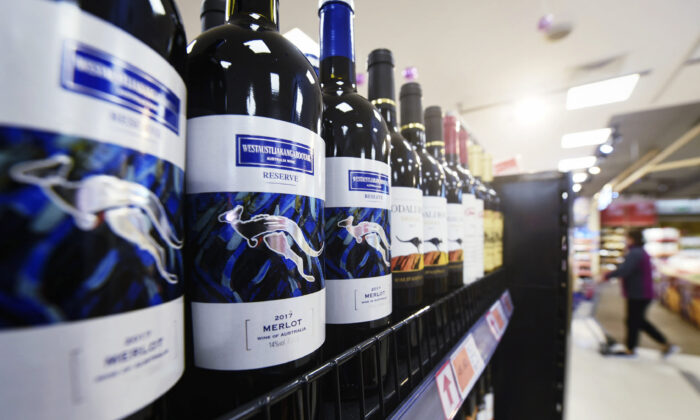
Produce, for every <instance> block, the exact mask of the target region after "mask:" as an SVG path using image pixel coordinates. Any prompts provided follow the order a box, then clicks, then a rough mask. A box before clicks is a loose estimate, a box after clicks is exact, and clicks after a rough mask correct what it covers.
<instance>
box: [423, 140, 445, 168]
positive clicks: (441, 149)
mask: <svg viewBox="0 0 700 420" xmlns="http://www.w3.org/2000/svg"><path fill="white" fill-rule="evenodd" d="M425 147H426V148H427V149H428V153H430V154H431V155H433V157H434V158H435V159H437V160H438V161H439V162H441V163H445V142H444V141H442V140H427V141H426V143H425Z"/></svg>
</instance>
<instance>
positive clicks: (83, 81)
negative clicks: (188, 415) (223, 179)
mask: <svg viewBox="0 0 700 420" xmlns="http://www.w3.org/2000/svg"><path fill="white" fill-rule="evenodd" d="M0 36H1V37H2V40H3V55H2V57H1V58H0V62H1V63H2V65H1V67H2V77H0V91H1V92H2V95H0V154H2V163H0V179H2V182H1V183H0V218H1V219H2V229H1V231H2V234H1V235H0V272H2V281H0V296H2V298H1V299H0V355H2V357H0V377H1V378H3V382H2V384H0V406H1V407H2V417H3V418H16V419H49V418H71V419H113V418H121V417H125V416H128V415H130V414H134V413H135V412H136V414H138V415H139V416H140V418H147V417H148V416H150V415H157V413H155V411H157V410H158V408H157V407H156V404H153V403H154V401H155V400H156V399H158V398H159V397H160V396H161V395H163V394H164V393H165V392H166V391H167V390H168V389H169V388H170V387H172V386H173V384H174V383H175V382H176V381H177V380H178V378H179V377H180V376H181V375H182V372H183V368H184V351H183V350H184V345H183V334H184V333H183V331H184V328H183V309H182V308H183V297H182V294H183V285H184V278H183V277H184V275H183V271H184V270H183V258H182V252H181V248H182V245H183V238H184V227H183V212H184V209H183V208H184V205H183V191H184V182H185V181H184V168H185V157H184V156H185V132H186V119H185V107H186V103H185V101H186V94H185V83H184V81H183V79H182V76H181V75H182V74H184V62H185V44H186V39H185V33H184V30H183V28H182V24H181V22H180V17H179V15H178V12H177V10H176V8H175V5H174V3H173V2H172V1H171V0H153V1H146V0H141V1H130V2H123V1H117V0H100V1H97V0H94V1H89V0H82V1H71V2H67V1H66V2H63V1H60V2H59V1H38V0H23V1H19V2H10V3H6V4H4V5H3V13H2V14H0ZM115 395H118V396H119V398H115Z"/></svg>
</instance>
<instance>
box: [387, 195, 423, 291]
mask: <svg viewBox="0 0 700 420" xmlns="http://www.w3.org/2000/svg"><path fill="white" fill-rule="evenodd" d="M421 270H423V193H422V191H421V190H420V189H418V188H407V187H391V274H392V276H393V277H394V283H396V282H398V281H399V279H401V280H402V281H401V282H402V283H403V282H415V281H416V278H415V277H412V276H410V275H407V276H398V273H412V272H420V271H421ZM419 280H420V276H419V277H418V281H419Z"/></svg>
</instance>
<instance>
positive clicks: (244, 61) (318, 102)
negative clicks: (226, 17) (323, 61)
mask: <svg viewBox="0 0 700 420" xmlns="http://www.w3.org/2000/svg"><path fill="white" fill-rule="evenodd" d="M186 81H187V87H188V91H189V98H188V117H189V118H193V117H197V116H202V115H213V114H239V115H255V116H263V117H269V118H275V119H279V120H282V121H287V122H291V123H295V124H297V125H300V126H302V127H305V128H308V129H310V130H312V131H314V132H318V130H319V121H320V116H321V111H322V106H323V105H322V95H321V88H320V83H319V82H318V77H317V76H316V72H315V71H314V69H313V67H312V66H311V64H310V63H309V61H308V60H307V59H306V57H304V55H303V54H302V53H301V52H300V51H299V50H298V49H297V48H296V47H295V46H294V45H293V44H292V43H291V42H289V41H288V40H287V39H286V38H284V37H283V36H282V35H280V34H279V32H277V31H274V30H258V31H253V30H251V29H249V28H246V27H242V26H239V25H235V24H230V23H227V24H224V25H220V26H217V27H215V28H212V29H209V30H208V31H206V32H204V33H202V34H201V35H200V36H198V37H197V38H195V39H194V40H193V41H192V42H191V43H190V45H189V46H188V55H187V79H186Z"/></svg>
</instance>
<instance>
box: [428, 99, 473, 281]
mask: <svg viewBox="0 0 700 420" xmlns="http://www.w3.org/2000/svg"><path fill="white" fill-rule="evenodd" d="M448 120H449V119H448ZM451 131H454V130H451ZM445 134H446V133H445V131H444V125H443V118H442V110H441V109H440V107H439V106H430V107H428V108H426V109H425V137H426V138H425V140H426V145H427V149H428V152H429V153H430V154H431V155H432V156H433V157H434V158H435V159H437V161H438V162H440V164H441V165H442V169H443V170H444V171H445V188H446V190H445V193H446V198H447V257H448V263H447V277H448V284H449V288H450V289H458V288H460V287H461V286H462V284H464V282H463V280H462V278H463V273H462V271H463V267H464V253H463V250H462V242H463V239H464V238H463V236H464V209H463V207H462V185H463V184H462V180H461V178H460V176H459V174H458V173H457V171H455V170H454V169H453V168H452V167H450V166H449V165H448V163H447V160H446V159H445ZM450 134H452V133H450ZM450 144H451V145H453V144H454V142H451V143H450Z"/></svg>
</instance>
